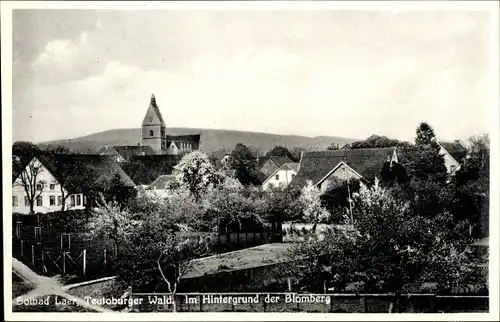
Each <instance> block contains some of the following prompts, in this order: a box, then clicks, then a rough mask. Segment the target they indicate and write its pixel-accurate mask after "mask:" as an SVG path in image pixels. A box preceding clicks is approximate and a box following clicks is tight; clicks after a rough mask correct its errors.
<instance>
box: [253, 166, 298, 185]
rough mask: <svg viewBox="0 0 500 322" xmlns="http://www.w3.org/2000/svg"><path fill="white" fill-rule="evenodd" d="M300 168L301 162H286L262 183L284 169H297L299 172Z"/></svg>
mask: <svg viewBox="0 0 500 322" xmlns="http://www.w3.org/2000/svg"><path fill="white" fill-rule="evenodd" d="M298 169H299V163H285V164H283V165H282V166H281V167H279V168H278V169H276V170H275V171H274V172H273V173H272V174H271V175H270V176H268V177H267V178H266V179H265V180H264V182H263V183H262V184H265V183H266V182H267V181H269V180H270V179H271V178H272V177H274V176H275V175H276V173H277V172H278V171H281V170H284V171H295V172H297V171H298Z"/></svg>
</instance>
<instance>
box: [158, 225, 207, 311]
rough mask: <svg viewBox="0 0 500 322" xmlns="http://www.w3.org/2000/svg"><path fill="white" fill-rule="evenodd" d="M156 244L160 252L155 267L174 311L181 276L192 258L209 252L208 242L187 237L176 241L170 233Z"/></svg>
mask: <svg viewBox="0 0 500 322" xmlns="http://www.w3.org/2000/svg"><path fill="white" fill-rule="evenodd" d="M158 246H159V247H160V249H161V253H160V255H159V257H158V259H157V261H156V263H157V267H158V270H159V271H160V273H161V276H162V278H163V280H164V281H165V283H167V286H168V291H169V293H170V294H171V295H172V298H173V299H174V301H173V302H172V304H173V311H174V312H176V311H177V306H176V301H175V294H176V292H177V286H178V285H179V283H180V280H181V277H182V276H183V275H184V274H186V272H187V271H188V269H189V267H190V265H191V262H192V261H193V260H194V259H197V258H200V257H203V256H207V255H209V254H211V248H210V243H208V242H207V241H206V240H204V239H201V240H192V239H187V240H185V241H183V242H180V243H177V242H176V241H175V238H174V237H173V236H172V235H170V236H169V238H168V239H167V240H166V241H165V242H164V243H162V242H160V243H159V245H158Z"/></svg>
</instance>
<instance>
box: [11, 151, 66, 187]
mask: <svg viewBox="0 0 500 322" xmlns="http://www.w3.org/2000/svg"><path fill="white" fill-rule="evenodd" d="M32 166H34V167H40V170H39V171H38V174H37V176H36V181H37V182H39V181H44V182H45V183H46V184H50V183H56V184H59V183H60V182H59V180H57V176H56V175H54V174H52V172H51V171H50V170H49V169H48V168H47V167H46V166H45V165H44V164H43V163H42V162H40V160H39V159H38V158H37V157H33V158H32V159H31V160H30V161H29V162H28V164H27V165H26V166H25V167H24V170H23V171H21V172H20V173H19V174H17V176H16V177H15V179H14V180H13V186H15V185H23V182H22V179H21V175H22V174H23V173H26V174H27V175H28V176H30V172H31V171H30V170H29V169H30V167H32Z"/></svg>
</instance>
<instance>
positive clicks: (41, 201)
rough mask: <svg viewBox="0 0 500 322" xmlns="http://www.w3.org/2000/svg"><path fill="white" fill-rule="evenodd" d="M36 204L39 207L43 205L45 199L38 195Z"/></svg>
mask: <svg viewBox="0 0 500 322" xmlns="http://www.w3.org/2000/svg"><path fill="white" fill-rule="evenodd" d="M36 205H37V206H38V207H41V206H43V199H42V196H38V197H36Z"/></svg>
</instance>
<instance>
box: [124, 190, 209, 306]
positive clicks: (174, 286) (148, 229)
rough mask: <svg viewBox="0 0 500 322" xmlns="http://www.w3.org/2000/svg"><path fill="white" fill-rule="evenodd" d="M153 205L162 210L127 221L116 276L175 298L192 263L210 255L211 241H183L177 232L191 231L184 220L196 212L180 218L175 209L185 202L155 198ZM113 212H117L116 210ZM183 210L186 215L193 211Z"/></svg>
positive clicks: (137, 286) (135, 216)
mask: <svg viewBox="0 0 500 322" xmlns="http://www.w3.org/2000/svg"><path fill="white" fill-rule="evenodd" d="M184 196H186V195H184ZM188 197H189V198H193V197H192V196H191V195H188ZM156 202H158V203H159V204H158V205H156V206H154V205H153V207H152V208H155V207H158V208H157V209H161V210H162V211H156V210H155V211H147V210H146V211H145V212H143V213H142V212H141V213H136V214H134V213H129V214H130V215H132V216H131V217H130V218H131V219H135V220H129V222H132V223H133V224H131V225H128V226H124V228H125V229H124V230H123V235H122V236H124V238H123V242H122V243H120V246H121V247H120V253H119V255H120V256H119V257H118V258H117V261H116V273H117V277H118V280H120V281H124V282H126V283H128V285H130V286H132V287H134V288H135V289H136V290H139V291H149V292H150V291H160V292H162V291H165V289H167V290H168V292H170V293H171V294H172V297H173V298H174V296H175V293H176V292H177V290H178V286H179V284H180V281H181V277H182V276H183V275H184V274H185V273H186V272H187V271H188V270H189V267H190V265H191V262H192V260H193V259H195V258H199V257H202V256H205V255H209V254H210V253H211V242H210V240H207V239H200V240H197V239H187V240H184V241H183V240H182V236H180V232H183V231H187V230H190V227H189V226H187V225H186V224H185V223H186V222H187V223H188V225H189V224H191V222H190V221H189V219H187V218H191V217H193V216H194V215H196V213H197V210H196V211H195V213H193V214H187V213H184V214H183V215H179V213H178V212H177V210H178V209H179V207H180V206H182V205H183V204H185V202H184V200H181V199H180V198H175V199H173V200H172V203H174V204H175V205H174V206H172V205H171V201H170V200H169V198H165V199H161V200H160V199H157V200H156ZM114 209H115V210H116V211H119V208H118V207H115V208H114ZM135 209H136V210H137V209H140V207H139V208H135ZM184 209H185V210H186V212H188V211H189V209H193V208H184ZM174 310H176V306H175V304H174Z"/></svg>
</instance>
